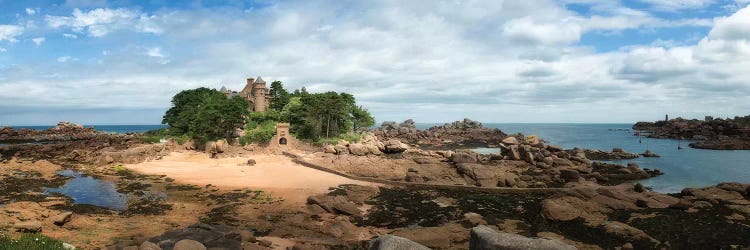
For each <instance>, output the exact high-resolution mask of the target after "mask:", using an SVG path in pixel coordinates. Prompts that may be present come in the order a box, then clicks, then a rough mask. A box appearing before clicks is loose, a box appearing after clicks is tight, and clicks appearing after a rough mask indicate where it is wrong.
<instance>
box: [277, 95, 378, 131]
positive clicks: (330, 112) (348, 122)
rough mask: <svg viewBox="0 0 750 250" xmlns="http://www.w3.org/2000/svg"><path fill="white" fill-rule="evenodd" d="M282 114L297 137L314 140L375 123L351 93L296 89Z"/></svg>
mask: <svg viewBox="0 0 750 250" xmlns="http://www.w3.org/2000/svg"><path fill="white" fill-rule="evenodd" d="M281 117H282V119H285V120H288V121H290V122H291V123H292V128H291V130H292V132H294V133H296V134H297V136H299V137H301V138H307V139H313V140H317V139H319V138H321V137H337V136H339V135H341V134H344V133H349V132H352V131H354V129H355V126H356V127H357V128H359V127H363V126H371V125H372V124H374V118H372V116H371V115H370V114H369V112H367V111H366V110H364V109H363V108H362V107H358V106H357V105H356V101H355V99H354V96H353V95H351V94H348V93H336V92H332V91H330V92H325V93H307V91H304V90H301V91H295V96H294V97H292V98H291V99H290V101H289V103H288V104H287V105H286V106H284V108H283V109H282V115H281ZM355 117H356V119H355Z"/></svg>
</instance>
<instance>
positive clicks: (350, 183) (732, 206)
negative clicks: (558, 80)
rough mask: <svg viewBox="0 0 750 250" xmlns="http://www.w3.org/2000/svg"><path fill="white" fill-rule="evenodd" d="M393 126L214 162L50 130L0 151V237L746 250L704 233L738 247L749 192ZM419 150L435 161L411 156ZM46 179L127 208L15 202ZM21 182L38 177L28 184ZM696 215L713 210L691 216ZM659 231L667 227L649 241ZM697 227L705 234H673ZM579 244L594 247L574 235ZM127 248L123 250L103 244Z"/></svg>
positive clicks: (175, 148) (181, 149) (231, 154)
mask: <svg viewBox="0 0 750 250" xmlns="http://www.w3.org/2000/svg"><path fill="white" fill-rule="evenodd" d="M402 124H404V125H403V126H407V129H402V128H401V126H402V125H397V127H384V128H380V129H382V130H381V131H374V132H372V133H363V134H362V137H361V138H360V140H359V141H358V142H351V143H350V142H339V143H338V144H337V145H335V146H334V145H328V146H324V147H315V146H312V145H309V146H302V145H301V146H300V147H301V148H300V149H298V150H299V151H296V150H278V149H274V148H273V147H264V146H262V145H247V146H244V147H243V146H239V145H225V146H222V148H220V149H219V148H216V149H211V150H220V151H219V152H218V154H211V153H209V151H199V150H195V145H194V144H193V143H187V142H186V143H185V144H178V143H177V142H175V141H167V142H166V143H155V144H149V143H144V142H143V141H140V139H139V138H138V136H139V135H138V134H137V133H136V134H120V135H118V134H109V133H103V134H100V133H97V132H92V131H90V130H86V129H85V128H81V127H78V126H73V125H67V124H66V125H64V126H63V127H62V128H58V129H55V130H51V131H58V132H54V133H51V134H44V135H43V136H48V137H49V138H55V139H61V140H62V141H61V142H62V143H54V144H26V145H12V146H11V148H14V151H12V152H7V151H3V157H2V160H1V161H0V166H2V168H0V169H3V171H7V172H6V175H3V176H4V177H3V178H4V179H3V181H4V182H7V183H36V184H32V185H31V186H26V187H19V190H20V191H21V194H20V195H19V194H18V193H17V192H5V191H3V190H0V191H2V192H0V196H1V197H7V198H9V200H12V201H11V202H10V203H9V205H8V207H9V209H10V210H9V211H13V212H11V213H0V224H6V225H8V226H9V227H10V228H19V225H22V223H21V222H24V221H27V220H29V219H31V221H39V222H40V224H41V227H40V230H42V231H43V232H44V233H45V234H47V235H50V236H52V237H55V238H59V239H62V240H64V241H65V242H69V243H72V244H74V245H76V246H81V247H84V248H94V247H104V246H110V247H112V246H114V247H115V248H118V249H119V248H123V247H126V246H134V245H135V246H137V245H139V244H146V243H145V242H152V243H154V244H156V243H160V244H161V243H163V242H162V241H165V242H167V240H172V239H173V240H174V241H176V240H178V239H177V238H172V237H173V235H175V234H186V233H190V234H195V237H199V235H215V234H217V233H218V234H222V235H224V234H235V233H236V234H237V235H242V234H243V232H245V231H243V229H242V228H243V227H249V228H251V230H250V231H249V232H252V233H251V235H252V237H253V238H250V235H248V236H247V237H244V236H243V237H238V238H236V239H234V238H233V239H231V240H229V241H222V242H215V241H202V242H201V243H202V244H204V245H205V246H207V247H209V246H233V247H230V248H232V249H233V248H234V246H237V247H239V246H243V245H252V246H263V247H270V248H283V247H289V246H295V245H296V246H298V247H300V246H303V245H306V246H316V245H317V246H325V247H333V246H339V247H341V246H346V247H349V248H357V246H362V245H363V244H365V245H366V244H367V243H368V242H370V241H372V240H375V239H378V238H379V237H382V236H384V235H394V236H399V237H404V238H405V239H408V240H412V241H413V242H415V243H414V244H422V245H424V246H427V247H431V248H438V249H465V248H467V247H468V242H469V240H470V236H469V235H470V232H472V234H473V232H475V231H476V230H480V229H478V228H482V227H488V228H489V229H487V230H489V231H487V232H488V233H490V234H494V233H495V232H506V233H512V234H516V235H523V236H536V237H547V238H548V239H550V240H554V241H556V242H558V243H556V244H566V245H569V246H574V247H577V248H587V249H588V248H591V249H598V248H614V247H623V246H627V245H628V244H630V245H632V246H634V247H636V248H651V247H658V246H661V247H664V246H669V245H665V244H676V245H672V246H676V247H678V248H679V246H683V245H680V244H682V243H667V242H675V241H676V240H677V239H683V238H682V237H691V239H694V240H692V241H691V242H692V243H691V244H695V245H699V246H707V247H708V246H719V245H723V244H730V243H731V244H741V245H744V244H750V242H745V241H744V239H739V238H733V237H728V236H727V237H725V236H721V237H716V236H711V235H710V234H706V232H709V231H716V232H719V231H722V232H725V233H724V234H722V235H733V234H744V233H745V232H746V231H745V229H743V228H736V227H729V226H727V225H735V224H736V225H744V224H746V223H748V219H747V218H750V215H745V214H744V212H743V211H744V209H746V207H750V185H743V184H733V183H729V184H721V185H718V186H715V185H714V186H708V187H702V188H695V189H684V190H682V192H680V193H673V194H669V195H667V194H664V193H659V192H654V191H650V190H648V189H645V188H644V187H643V186H642V185H640V184H634V183H646V182H648V181H649V180H653V179H655V178H661V177H662V176H669V175H670V174H671V173H672V172H670V171H665V172H666V174H665V175H662V176H659V177H655V176H658V172H655V170H654V169H648V168H646V167H645V166H638V165H637V164H628V162H630V161H633V160H638V159H643V158H642V157H639V158H636V159H627V160H624V161H621V162H617V161H608V160H611V159H619V158H620V157H634V156H633V155H634V154H630V153H627V151H624V150H621V151H618V150H612V151H609V150H607V151H605V150H583V149H570V148H567V149H566V148H564V147H558V146H555V145H548V144H547V143H545V142H544V141H541V140H537V137H536V136H526V135H519V134H514V135H506V134H504V133H503V132H501V131H500V130H499V129H497V128H486V127H482V126H481V125H480V124H478V123H476V122H473V121H463V122H458V123H453V124H451V125H447V126H439V127H435V128H431V129H430V130H429V131H422V130H413V129H411V128H412V127H410V126H411V125H409V124H410V123H409V122H404V123H402ZM577 126H580V125H577ZM574 127H575V126H574ZM605 127H606V126H605ZM605 131H606V132H603V133H606V134H610V135H611V134H615V135H619V134H622V133H626V132H627V131H610V130H605ZM402 132H403V133H402ZM56 133H63V134H68V136H60V135H58V134H56ZM71 135H74V136H71ZM542 139H545V138H544V137H542ZM477 143H479V144H483V145H480V146H485V147H488V148H497V149H499V150H498V151H497V152H495V153H491V154H477V153H475V152H472V151H471V150H462V149H455V148H456V147H457V148H461V147H462V145H463V146H465V145H470V146H471V147H474V145H475V144H477ZM426 144H434V145H436V146H440V147H443V148H442V149H441V150H429V149H427V148H421V147H420V145H426ZM451 147H453V148H454V149H450V148H451ZM363 149H367V150H366V151H363ZM659 153H663V152H659ZM212 155H213V156H215V157H216V158H211V157H212ZM636 156H637V155H636ZM668 156H669V154H666V155H665V156H663V157H668ZM589 157H592V159H593V158H594V157H595V158H596V159H603V160H605V161H603V162H599V161H592V160H590V159H589ZM667 160H669V159H667ZM44 161H49V163H43V162H44ZM547 162H549V164H547ZM613 162H614V163H620V164H622V165H617V164H611V163H613ZM626 165H627V166H626ZM61 170H71V171H78V172H80V173H82V175H79V176H94V178H93V179H90V180H89V181H97V182H103V183H109V184H108V185H114V186H115V187H116V192H119V193H121V194H123V195H126V196H127V200H128V206H127V208H126V209H125V210H122V211H114V210H111V209H107V208H102V207H97V206H91V205H85V204H77V203H76V201H75V199H74V198H75V195H77V194H74V193H69V194H61V195H60V196H48V195H44V194H41V195H40V194H34V195H30V194H33V190H34V188H36V187H43V186H47V185H52V184H51V183H56V184H55V185H67V184H70V183H72V182H71V181H70V179H66V178H71V177H65V178H63V177H61V176H59V175H57V174H55V173H56V172H59V171H61ZM34 171H43V173H42V174H41V175H35V174H30V173H33V172H34ZM18 173H23V174H21V175H19V174H18ZM40 173H41V172H40ZM40 178H41V179H40ZM72 178H79V177H72ZM27 189H28V190H27ZM712 199H713V200H716V201H717V202H718V203H712ZM706 202H709V203H712V204H715V205H712V206H711V207H706V206H705V203H706ZM747 209H750V208H747ZM67 211H72V213H71V214H72V216H71V217H68V219H66V220H69V221H64V222H62V224H64V225H68V226H64V225H63V226H59V225H57V224H56V223H57V222H56V221H53V220H52V219H49V218H47V217H44V216H42V215H43V214H53V215H55V214H59V215H60V216H63V215H65V214H66V213H67ZM728 212H729V214H728ZM19 213H20V214H25V215H24V217H19V215H18V214H19ZM696 214H700V215H701V217H700V222H695V221H681V220H684V219H685V218H691V217H693V216H695V215H696ZM55 217H56V216H55ZM96 218H100V219H101V218H104V220H103V221H102V222H100V223H99V225H97V226H99V227H106V228H109V231H108V233H106V234H99V235H98V236H97V237H98V238H97V239H93V238H91V237H82V236H79V234H80V233H82V232H83V231H82V230H88V229H90V228H92V227H93V225H95V224H94V223H93V221H94V220H95V219H96ZM157 218H158V219H157ZM661 220H675V221H677V223H676V224H674V225H669V226H666V227H665V226H664V224H663V223H662V222H660V221H661ZM709 221H710V222H711V223H714V224H711V225H712V226H700V227H695V228H691V229H690V230H688V231H680V230H682V229H683V228H686V227H691V226H692V225H698V224H700V223H704V222H705V223H708V222H709ZM146 222H156V223H155V224H154V226H143V227H142V228H143V230H139V231H132V232H130V231H127V230H125V228H123V227H122V226H121V225H122V224H128V225H141V224H142V223H146ZM695 223H698V224H695ZM220 225H221V226H220ZM414 225H416V227H415V226H414ZM701 225H703V224H701ZM197 228H199V229H200V230H197ZM24 230H25V229H24ZM236 230H239V231H236ZM483 230H484V229H483ZM581 230H584V231H591V232H595V233H596V234H597V235H600V236H596V237H592V235H589V234H580V233H579V232H580V231H581ZM19 232H20V231H19ZM664 232H669V234H664ZM747 232H748V233H750V230H747ZM128 235H130V236H131V237H135V238H133V240H118V239H117V238H120V237H127V236H128ZM251 239H254V241H253V240H251ZM437 239H442V240H437ZM164 244H167V245H164V246H168V243H164ZM169 244H174V242H172V243H169ZM223 244H229V245H223Z"/></svg>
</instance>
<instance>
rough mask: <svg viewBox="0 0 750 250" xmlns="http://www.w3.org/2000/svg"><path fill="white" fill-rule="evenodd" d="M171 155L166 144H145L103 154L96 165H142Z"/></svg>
mask: <svg viewBox="0 0 750 250" xmlns="http://www.w3.org/2000/svg"><path fill="white" fill-rule="evenodd" d="M168 154H169V148H168V147H167V145H165V144H144V145H141V146H137V147H133V148H128V149H124V150H107V151H104V152H101V153H100V154H99V156H98V157H97V160H96V163H98V164H100V165H103V164H111V163H126V164H134V163H140V162H143V161H146V160H149V159H158V158H160V157H163V156H166V155H168Z"/></svg>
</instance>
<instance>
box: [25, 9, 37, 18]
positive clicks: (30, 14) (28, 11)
mask: <svg viewBox="0 0 750 250" xmlns="http://www.w3.org/2000/svg"><path fill="white" fill-rule="evenodd" d="M26 14H27V15H29V16H33V15H34V14H36V10H35V9H32V8H26Z"/></svg>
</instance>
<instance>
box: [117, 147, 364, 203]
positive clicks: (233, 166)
mask: <svg viewBox="0 0 750 250" xmlns="http://www.w3.org/2000/svg"><path fill="white" fill-rule="evenodd" d="M248 159H254V160H255V161H256V165H254V166H248V165H247V164H246V163H247V160H248ZM125 167H126V168H128V169H131V170H133V171H136V172H139V173H143V174H153V175H166V176H167V177H169V178H173V179H175V181H176V182H178V183H184V184H194V185H199V186H205V185H208V184H211V185H213V186H216V187H218V188H221V189H234V188H256V189H262V190H264V191H269V192H271V193H273V194H274V195H275V196H280V197H283V198H285V199H287V200H290V201H304V200H305V199H306V198H307V197H308V196H310V195H312V194H320V193H325V192H327V191H328V189H329V188H330V187H335V186H338V185H342V184H357V185H374V184H372V183H368V182H362V181H356V180H351V179H347V178H344V177H341V176H338V175H334V174H330V173H326V172H322V171H318V170H315V169H311V168H307V167H304V166H302V165H299V164H296V163H294V162H292V160H291V159H289V158H288V157H285V156H283V155H272V154H262V155H252V156H249V157H230V158H220V159H211V158H210V157H209V156H208V155H207V154H204V153H200V152H172V153H170V155H168V156H166V157H164V158H163V159H161V160H154V161H149V162H143V163H139V164H128V165H125Z"/></svg>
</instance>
